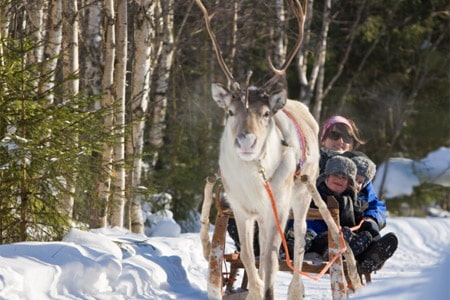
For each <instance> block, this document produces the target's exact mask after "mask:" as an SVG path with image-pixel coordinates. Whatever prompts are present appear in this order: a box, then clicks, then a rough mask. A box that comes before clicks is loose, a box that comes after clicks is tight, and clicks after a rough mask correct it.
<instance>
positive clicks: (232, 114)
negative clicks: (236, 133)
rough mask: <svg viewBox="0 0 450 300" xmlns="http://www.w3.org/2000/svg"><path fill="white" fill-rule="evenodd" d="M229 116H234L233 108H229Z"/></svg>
mask: <svg viewBox="0 0 450 300" xmlns="http://www.w3.org/2000/svg"><path fill="white" fill-rule="evenodd" d="M228 116H230V117H232V116H234V112H233V110H231V109H229V110H228Z"/></svg>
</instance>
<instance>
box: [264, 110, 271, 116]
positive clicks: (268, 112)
mask: <svg viewBox="0 0 450 300" xmlns="http://www.w3.org/2000/svg"><path fill="white" fill-rule="evenodd" d="M263 117H264V118H270V110H266V111H265V112H264V114H263Z"/></svg>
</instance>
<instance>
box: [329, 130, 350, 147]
mask: <svg viewBox="0 0 450 300" xmlns="http://www.w3.org/2000/svg"><path fill="white" fill-rule="evenodd" d="M327 137H328V138H330V139H332V140H333V141H337V140H339V139H340V138H342V140H343V141H344V143H346V144H351V143H353V137H351V136H349V135H347V134H342V133H340V132H337V131H330V132H328V133H327Z"/></svg>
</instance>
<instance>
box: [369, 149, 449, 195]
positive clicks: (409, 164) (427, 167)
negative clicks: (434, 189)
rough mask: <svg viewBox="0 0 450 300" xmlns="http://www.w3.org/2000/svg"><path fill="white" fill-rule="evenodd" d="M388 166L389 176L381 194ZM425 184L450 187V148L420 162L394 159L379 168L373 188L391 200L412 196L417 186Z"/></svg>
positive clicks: (437, 151) (432, 154) (435, 152)
mask: <svg viewBox="0 0 450 300" xmlns="http://www.w3.org/2000/svg"><path fill="white" fill-rule="evenodd" d="M386 165H387V174H386V178H385V181H384V187H383V190H382V191H381V192H380V186H381V182H382V180H383V174H384V172H385V168H386ZM425 182H429V183H434V184H438V185H442V186H450V148H448V147H441V148H439V149H437V150H436V151H433V152H431V153H429V154H428V155H427V157H425V158H423V159H421V160H419V161H414V160H412V159H408V158H400V157H393V158H391V159H389V161H388V162H387V163H383V164H381V165H380V166H379V167H378V168H377V173H376V176H375V179H374V180H373V186H374V188H375V191H377V192H378V194H380V195H383V196H384V198H385V199H391V198H394V197H399V196H407V195H411V194H412V193H413V191H414V187H415V186H418V185H420V184H421V183H425Z"/></svg>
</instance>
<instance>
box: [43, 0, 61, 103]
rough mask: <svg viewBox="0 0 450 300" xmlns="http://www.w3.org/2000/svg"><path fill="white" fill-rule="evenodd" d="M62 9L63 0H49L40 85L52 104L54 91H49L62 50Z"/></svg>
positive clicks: (52, 84)
mask: <svg viewBox="0 0 450 300" xmlns="http://www.w3.org/2000/svg"><path fill="white" fill-rule="evenodd" d="M61 9H62V6H61V0H51V1H49V14H48V19H47V26H46V37H45V41H44V45H45V48H44V59H43V64H42V68H41V77H40V78H41V81H40V82H39V86H38V91H39V93H40V94H47V98H48V102H49V104H52V103H53V101H54V96H53V93H49V91H51V90H52V89H53V87H54V85H55V83H54V81H55V70H56V65H57V62H58V61H57V57H58V55H59V54H60V51H61V40H62V31H61V27H62V22H61V19H62V14H61V13H62V12H61Z"/></svg>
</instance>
